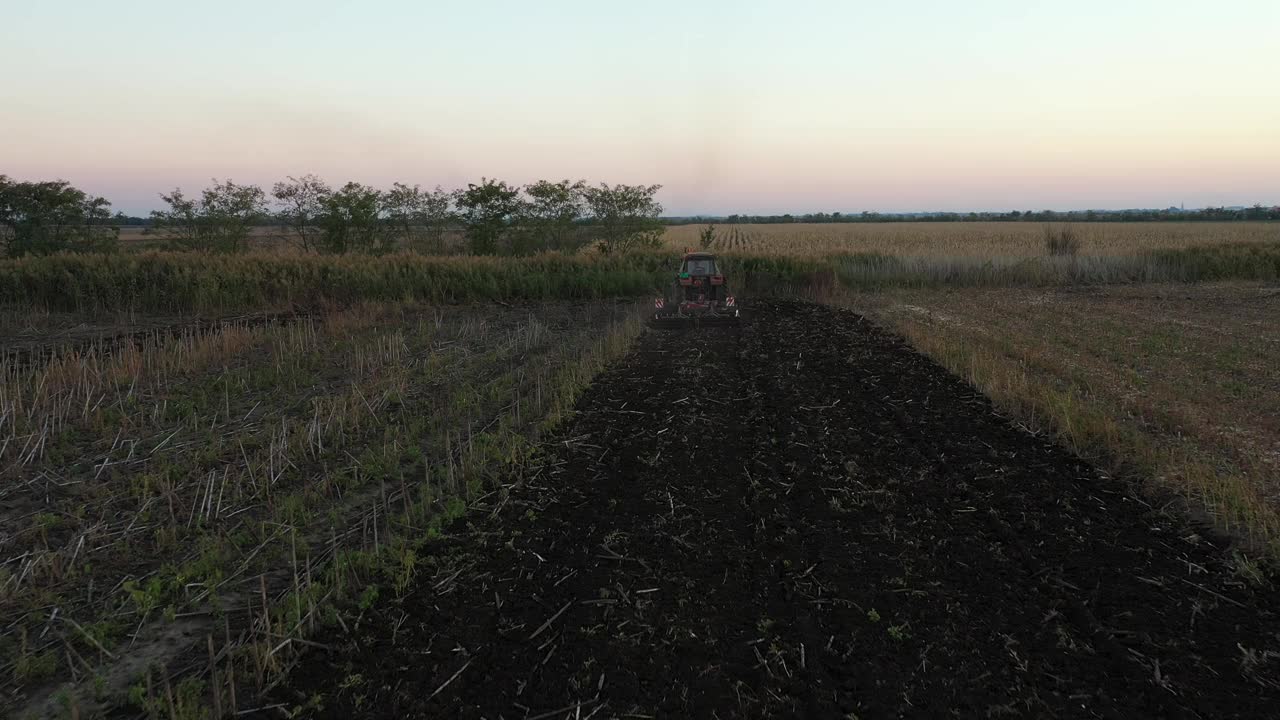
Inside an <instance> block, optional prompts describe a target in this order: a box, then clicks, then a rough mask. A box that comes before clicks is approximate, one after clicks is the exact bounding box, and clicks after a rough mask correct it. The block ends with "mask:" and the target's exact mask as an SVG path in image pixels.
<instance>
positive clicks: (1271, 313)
mask: <svg viewBox="0 0 1280 720" xmlns="http://www.w3.org/2000/svg"><path fill="white" fill-rule="evenodd" d="M702 227H703V226H679V227H671V228H668V230H667V234H666V236H665V238H664V240H663V243H664V247H663V248H659V249H655V250H650V251H645V252H639V253H633V254H628V255H615V256H600V255H599V254H598V253H595V252H590V251H584V252H582V253H579V254H576V255H558V254H550V255H543V256H536V257H488V258H476V257H468V256H462V255H456V254H455V255H447V256H424V255H420V254H417V253H412V252H399V253H395V254H390V255H382V256H361V255H347V256H334V255H321V254H304V253H300V252H297V251H290V250H286V249H283V248H281V247H280V246H279V242H278V240H273V239H271V238H270V237H269V232H268V231H267V230H265V229H263V230H261V231H260V232H259V235H260V238H259V240H260V242H259V243H258V245H259V247H258V249H256V250H254V251H252V252H250V253H247V254H241V255H216V254H202V253H190V252H173V251H165V250H156V249H149V248H146V247H138V246H137V244H135V245H134V246H132V247H131V246H130V243H129V242H126V243H125V245H126V250H125V252H122V253H119V254H116V255H113V256H93V255H83V256H70V255H62V256H53V257H32V258H23V259H16V260H14V259H7V260H0V474H2V476H3V477H2V479H0V658H2V660H0V687H3V689H4V695H3V696H0V714H6V715H12V716H14V717H23V716H32V717H46V716H47V717H89V716H94V715H97V714H101V713H110V714H112V716H117V717H138V716H145V717H155V718H166V719H172V720H178V719H179V718H183V719H185V718H202V717H216V716H220V715H226V714H228V713H229V712H230V711H231V710H233V709H235V710H239V711H252V712H245V714H246V715H258V716H262V717H283V716H285V715H289V714H297V715H301V716H316V717H353V716H361V715H365V716H400V715H414V714H422V715H428V716H436V715H445V716H458V717H469V716H474V717H482V716H483V717H496V716H499V715H501V716H504V717H522V718H526V719H527V720H528V719H531V718H535V717H538V718H550V717H557V718H560V717H575V718H581V717H593V716H594V717H602V718H603V717H615V716H626V715H627V714H631V715H632V716H677V717H679V716H690V717H702V716H711V714H712V713H713V712H715V713H717V714H718V715H719V716H720V717H763V716H776V717H790V716H796V715H805V714H807V715H809V716H813V717H829V716H835V717H839V716H849V717H852V716H858V717H883V716H893V715H914V714H922V715H930V716H931V715H941V714H947V713H950V714H958V715H960V716H972V715H986V716H1000V715H1008V716H1026V715H1072V716H1112V717H1125V716H1133V715H1149V714H1154V715H1158V716H1177V715H1179V714H1181V715H1182V716H1186V717H1196V716H1200V717H1251V716H1258V714H1259V713H1264V712H1265V711H1264V708H1265V707H1267V706H1268V704H1269V703H1274V702H1276V701H1277V700H1280V697H1278V696H1277V694H1278V693H1280V616H1278V615H1277V614H1276V610H1275V607H1276V605H1275V602H1274V589H1275V580H1274V577H1275V570H1274V568H1275V567H1276V565H1275V563H1276V562H1277V561H1278V560H1280V515H1278V513H1280V484H1277V477H1280V472H1278V471H1280V468H1278V465H1280V455H1277V450H1276V449H1277V448H1278V447H1280V414H1277V410H1276V408H1277V407H1280V385H1277V377H1276V373H1275V370H1274V368H1276V367H1280V322H1278V321H1277V320H1276V318H1277V317H1280V285H1278V284H1277V282H1278V281H1280V225H1277V224H1268V223H1126V224H1121V223H1097V224H1076V225H1075V226H1074V227H1073V230H1074V231H1075V232H1076V236H1077V238H1078V239H1079V241H1080V242H1079V246H1078V247H1075V248H1074V249H1073V251H1072V252H1064V253H1059V254H1052V253H1050V252H1049V251H1048V249H1047V247H1046V237H1045V233H1046V231H1045V228H1044V227H1043V226H1041V225H1038V224H1033V223H947V224H941V223H901V224H896V223H895V224H882V225H863V224H850V225H756V226H719V227H718V228H717V233H718V239H717V240H716V241H715V242H714V243H713V245H712V247H713V248H715V249H716V250H717V251H718V252H721V253H722V255H723V256H724V258H725V267H726V271H727V273H728V274H729V276H730V277H731V279H732V282H733V283H734V287H735V292H737V293H738V294H739V295H740V296H742V297H744V298H745V302H746V303H747V304H746V320H745V322H744V323H743V325H742V327H741V328H739V329H729V330H714V331H712V330H703V331H699V332H675V333H659V332H655V331H646V330H644V317H645V315H646V314H647V310H646V309H647V307H648V303H649V302H650V300H649V296H650V295H651V294H652V293H653V292H654V290H655V288H657V287H660V286H661V285H662V283H663V282H665V281H666V280H667V278H669V274H670V269H671V267H672V263H673V259H674V257H675V256H676V254H677V253H678V251H679V250H681V249H683V248H684V247H698V246H699V237H698V232H699V231H700V230H701V229H702ZM1060 230H1061V228H1055V232H1060ZM154 240H155V238H154V237H151V238H149V239H147V240H145V241H139V242H140V243H142V244H144V245H145V244H150V243H152V242H153V241H154ZM799 298H803V299H804V300H801V299H799ZM836 308H840V309H836ZM850 310H852V311H854V312H856V313H858V314H854V312H850ZM598 373H599V374H598ZM997 609H998V610H999V612H995V610H997ZM410 669H411V670H412V671H410Z"/></svg>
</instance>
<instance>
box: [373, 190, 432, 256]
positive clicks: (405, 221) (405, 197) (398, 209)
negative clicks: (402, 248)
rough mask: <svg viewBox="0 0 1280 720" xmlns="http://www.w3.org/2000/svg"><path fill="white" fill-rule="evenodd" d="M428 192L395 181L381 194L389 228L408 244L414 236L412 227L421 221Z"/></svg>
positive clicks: (424, 212) (425, 207) (425, 208)
mask: <svg viewBox="0 0 1280 720" xmlns="http://www.w3.org/2000/svg"><path fill="white" fill-rule="evenodd" d="M429 197H430V195H429V194H428V193H424V192H423V191H422V188H421V187H419V186H417V185H414V186H413V187H409V186H408V185H404V184H402V183H395V184H393V185H392V186H391V189H390V190H388V191H387V192H385V193H383V194H382V209H383V212H385V213H386V216H387V221H388V222H389V223H390V225H391V230H392V232H394V233H395V234H396V235H398V236H400V238H401V240H402V241H403V242H404V243H405V244H406V245H408V244H409V243H410V242H411V241H412V240H413V237H414V227H415V226H417V225H418V224H420V223H421V221H422V218H423V216H424V215H425V214H426V210H427V199H428V198H429Z"/></svg>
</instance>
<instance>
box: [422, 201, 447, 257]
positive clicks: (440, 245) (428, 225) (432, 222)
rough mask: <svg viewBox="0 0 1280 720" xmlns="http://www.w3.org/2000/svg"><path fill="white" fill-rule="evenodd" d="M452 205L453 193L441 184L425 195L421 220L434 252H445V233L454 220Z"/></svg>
mask: <svg viewBox="0 0 1280 720" xmlns="http://www.w3.org/2000/svg"><path fill="white" fill-rule="evenodd" d="M452 205H453V195H452V194H450V193H447V192H445V191H444V190H441V189H440V186H439V185H437V186H436V189H435V190H432V191H431V192H429V193H425V194H424V195H423V207H422V217H421V219H420V222H421V223H422V227H423V230H424V231H425V232H426V237H427V238H428V239H429V240H430V246H429V248H430V250H431V251H433V252H438V253H442V252H444V233H445V230H447V229H449V223H450V222H451V221H452V220H453V215H452V214H451V213H450V207H451V206H452Z"/></svg>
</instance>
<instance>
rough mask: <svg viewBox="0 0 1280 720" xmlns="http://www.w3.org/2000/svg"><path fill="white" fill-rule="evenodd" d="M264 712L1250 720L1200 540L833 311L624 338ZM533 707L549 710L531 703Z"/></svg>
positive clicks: (1251, 641)
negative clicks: (511, 486) (488, 502)
mask: <svg viewBox="0 0 1280 720" xmlns="http://www.w3.org/2000/svg"><path fill="white" fill-rule="evenodd" d="M579 410H580V413H579V415H578V416H577V417H576V418H575V420H574V421H573V422H572V423H570V425H569V426H568V427H566V428H565V429H564V431H563V435H562V436H561V440H560V442H559V443H558V444H557V446H556V448H555V449H554V450H553V451H552V452H551V456H550V457H549V459H548V462H547V464H546V465H544V466H543V468H542V469H541V470H539V471H537V472H536V473H533V477H530V478H527V479H526V481H525V482H524V484H523V486H522V487H519V488H517V489H515V490H514V491H513V492H512V493H511V495H510V496H509V498H507V499H506V500H505V501H504V502H502V503H501V504H500V506H498V507H496V508H495V512H494V513H492V514H482V513H472V514H470V515H469V516H468V518H467V519H466V520H464V521H462V522H460V523H458V525H457V526H455V527H454V528H453V532H452V533H451V535H450V537H449V538H448V539H446V540H443V541H440V542H438V543H435V544H433V545H432V546H431V547H430V552H431V553H432V555H433V562H434V565H433V566H429V567H424V568H423V569H422V570H421V572H420V574H419V577H418V580H417V581H416V585H415V587H413V588H412V589H410V590H409V592H407V593H406V594H405V596H404V597H403V598H402V599H400V600H394V599H389V596H391V595H392V593H391V592H390V591H389V590H388V591H386V592H384V594H383V596H384V600H383V601H381V602H380V603H378V604H375V605H374V606H373V607H372V608H371V609H369V610H367V611H366V612H364V614H363V617H362V618H361V619H360V621H359V623H358V626H356V625H354V624H353V623H351V622H350V621H348V622H347V626H348V628H349V632H346V633H341V634H338V635H336V636H334V637H332V638H327V639H326V641H327V642H331V643H333V645H334V646H335V648H336V649H335V651H333V652H321V651H315V652H312V653H310V654H309V655H308V656H307V657H306V658H305V659H304V662H303V665H302V667H300V668H299V670H298V671H297V672H296V673H295V674H294V675H293V677H292V680H291V687H287V688H283V689H279V690H277V691H276V692H275V696H274V697H273V698H272V699H271V701H272V702H277V703H288V704H289V705H294V704H297V703H300V702H303V701H304V700H305V699H306V698H309V697H313V696H319V697H320V701H321V704H322V710H320V711H319V712H318V713H315V714H317V715H318V716H323V717H334V718H346V717H353V716H357V717H359V716H384V717H400V716H429V717H466V718H470V717H488V718H498V717H504V718H526V719H531V718H544V717H546V718H551V717H556V718H561V717H574V718H587V717H597V718H604V717H626V716H628V714H630V716H631V717H698V718H701V717H707V718H710V717H719V718H729V717H814V718H827V717H845V716H848V717H855V716H856V717H859V718H864V719H865V718H878V717H898V716H903V717H941V716H951V717H1002V716H1003V717H1028V716H1031V717H1040V716H1061V717H1106V718H1131V717H1175V718H1176V717H1187V718H1196V717H1203V718H1225V717H1274V716H1275V713H1277V712H1280V711H1278V710H1277V708H1280V616H1278V615H1277V605H1276V597H1275V595H1274V593H1269V592H1261V591H1255V590H1253V589H1251V588H1249V587H1247V586H1246V585H1244V584H1243V583H1241V582H1240V581H1239V578H1238V576H1236V575H1234V574H1233V573H1232V572H1231V571H1230V569H1229V568H1228V567H1226V565H1225V564H1224V559H1225V556H1224V553H1223V551H1222V549H1221V548H1219V547H1215V546H1214V545H1213V544H1212V543H1210V542H1208V541H1206V540H1204V539H1202V538H1200V537H1199V536H1197V535H1196V534H1195V533H1194V532H1193V530H1191V529H1189V528H1188V527H1187V526H1186V525H1185V524H1184V523H1183V522H1182V521H1180V520H1178V519H1176V518H1174V517H1172V516H1171V515H1170V514H1167V513H1159V512H1156V511H1154V510H1152V509H1151V508H1149V507H1148V506H1147V505H1146V504H1145V503H1143V502H1141V501H1139V500H1136V499H1134V498H1133V497H1132V496H1131V495H1128V494H1126V493H1124V492H1122V486H1121V485H1120V484H1119V483H1117V482H1116V481H1111V480H1106V479H1102V478H1100V476H1099V474H1098V472H1097V471H1095V470H1093V469H1091V468H1090V467H1089V466H1087V465H1085V464H1083V463H1082V462H1080V461H1079V460H1077V459H1075V458H1073V457H1072V456H1070V455H1069V454H1068V453H1066V452H1065V451H1063V450H1062V449H1060V448H1058V447H1056V446H1055V445H1053V444H1051V443H1049V442H1048V441H1046V440H1043V439H1039V438H1035V437H1032V436H1031V435H1029V434H1027V433H1025V432H1023V431H1020V430H1017V429H1015V428H1013V427H1011V426H1010V425H1009V424H1008V423H1007V422H1006V421H1004V420H1002V419H1001V418H1000V417H998V416H997V415H996V414H994V413H993V412H992V410H991V408H990V406H989V404H988V403H987V401H986V400H985V399H983V398H982V397H981V396H978V395H976V394H975V393H974V392H973V391H972V390H971V389H970V388H968V387H967V386H966V385H965V384H963V383H962V382H960V381H958V380H956V379H955V378H953V377H951V376H949V375H948V374H946V373H945V372H944V371H942V370H941V369H939V368H938V367H937V366H936V365H934V364H933V363H932V362H930V361H929V360H927V359H925V358H923V357H921V356H919V355H917V354H915V353H914V352H912V351H911V350H910V349H909V348H907V347H905V346H904V345H903V344H902V343H901V341H899V340H898V339H896V338H894V337H891V336H888V335H885V334H883V333H880V332H878V331H876V330H875V329H874V328H873V327H871V326H870V325H869V324H867V323H866V322H865V321H863V320H861V319H860V318H857V317H856V316H853V315H850V314H847V313H842V312H838V311H835V310H831V309H828V308H822V307H818V306H813V305H805V304H798V303H781V302H778V303H765V304H761V305H757V306H756V307H754V308H752V315H751V319H750V321H749V322H748V323H746V324H745V325H744V326H743V327H742V328H741V329H714V330H703V331H700V332H676V333H654V332H651V333H647V334H646V335H645V336H644V337H643V338H642V339H641V340H640V341H639V343H638V346H637V348H636V350H635V352H633V353H632V354H631V355H629V356H628V357H627V358H626V359H625V360H623V361H622V362H621V363H619V364H618V365H616V366H615V367H614V368H613V369H612V370H610V371H609V372H608V373H606V374H605V375H603V376H602V377H600V378H598V380H597V382H596V384H595V385H594V386H593V388H592V389H591V390H590V391H588V393H587V394H586V395H585V396H584V398H583V399H582V401H581V402H580V403H579ZM553 711H559V712H553Z"/></svg>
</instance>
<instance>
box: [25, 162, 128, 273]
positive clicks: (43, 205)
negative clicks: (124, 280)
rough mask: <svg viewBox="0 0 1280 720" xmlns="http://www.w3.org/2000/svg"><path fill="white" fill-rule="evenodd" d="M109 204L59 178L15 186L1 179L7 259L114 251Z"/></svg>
mask: <svg viewBox="0 0 1280 720" xmlns="http://www.w3.org/2000/svg"><path fill="white" fill-rule="evenodd" d="M109 207H111V203H109V202H107V201H106V200H105V199H103V198H100V197H98V198H95V197H91V196H89V195H87V194H85V192H84V191H83V190H79V189H77V188H74V187H72V186H71V184H70V183H67V182H66V181H63V180H55V181H49V182H16V181H14V180H12V179H10V178H9V177H8V176H6V175H0V241H3V242H4V244H5V250H6V252H7V253H8V254H9V255H10V256H11V257H18V256H21V255H48V254H50V253H55V252H63V251H70V252H106V251H111V250H115V249H116V242H117V239H118V237H119V229H118V228H116V227H115V226H113V225H111V224H110V223H111V216H110V214H109V212H108V210H107V209H108V208H109Z"/></svg>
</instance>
